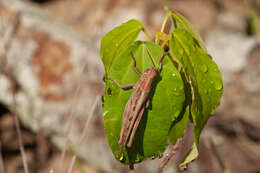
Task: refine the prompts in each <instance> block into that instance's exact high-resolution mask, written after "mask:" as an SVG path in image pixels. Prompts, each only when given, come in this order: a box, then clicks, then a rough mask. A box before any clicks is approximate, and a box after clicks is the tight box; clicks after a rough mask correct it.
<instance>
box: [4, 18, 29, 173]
mask: <svg viewBox="0 0 260 173" xmlns="http://www.w3.org/2000/svg"><path fill="white" fill-rule="evenodd" d="M19 26H20V13H18V14H17V15H16V16H15V18H14V24H13V28H12V32H11V34H10V37H9V39H8V40H7V42H6V44H5V45H4V51H5V54H4V55H3V56H1V57H0V58H1V59H0V60H1V61H0V66H2V67H3V69H5V70H4V71H3V73H4V74H5V75H6V76H7V77H8V78H9V79H10V80H11V81H12V84H13V91H12V98H13V115H14V116H13V117H14V122H15V128H16V133H17V136H18V143H19V149H20V152H21V155H22V161H23V167H24V172H25V173H29V169H28V164H27V159H26V154H25V151H24V146H23V140H22V132H21V128H20V123H19V119H18V116H17V111H16V106H17V102H16V97H15V93H16V92H17V90H18V82H17V81H16V79H15V77H14V74H13V71H12V68H11V67H10V69H7V68H4V67H5V65H6V64H7V61H8V57H7V53H8V52H9V51H10V48H11V45H12V42H13V39H14V37H15V36H16V33H17V31H18V29H19ZM3 33H4V31H3ZM13 70H14V69H13Z"/></svg>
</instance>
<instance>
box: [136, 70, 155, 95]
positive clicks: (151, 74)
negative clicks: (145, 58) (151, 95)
mask: <svg viewBox="0 0 260 173" xmlns="http://www.w3.org/2000/svg"><path fill="white" fill-rule="evenodd" d="M157 74H158V71H157V70H156V69H155V68H153V67H150V68H148V69H146V70H145V71H144V74H143V75H142V76H141V78H140V81H139V86H140V88H141V89H142V90H144V91H150V89H151V85H152V82H153V80H154V78H155V77H156V76H157Z"/></svg>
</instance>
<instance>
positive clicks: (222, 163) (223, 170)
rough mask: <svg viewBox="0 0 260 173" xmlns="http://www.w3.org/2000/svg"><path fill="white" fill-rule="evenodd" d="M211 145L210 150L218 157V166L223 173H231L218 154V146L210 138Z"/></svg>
mask: <svg viewBox="0 0 260 173" xmlns="http://www.w3.org/2000/svg"><path fill="white" fill-rule="evenodd" d="M209 143H210V148H211V150H212V152H213V155H214V156H215V157H216V159H217V162H218V164H219V166H220V168H221V172H223V173H229V171H228V169H227V168H226V166H225V164H224V162H223V160H222V158H221V156H220V154H219V152H218V149H217V147H216V145H215V144H214V142H213V140H212V139H211V138H209Z"/></svg>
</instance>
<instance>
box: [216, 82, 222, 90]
mask: <svg viewBox="0 0 260 173" xmlns="http://www.w3.org/2000/svg"><path fill="white" fill-rule="evenodd" d="M214 85H215V88H216V90H218V91H219V90H221V89H222V88H223V86H222V82H220V81H216V83H215V84H214Z"/></svg>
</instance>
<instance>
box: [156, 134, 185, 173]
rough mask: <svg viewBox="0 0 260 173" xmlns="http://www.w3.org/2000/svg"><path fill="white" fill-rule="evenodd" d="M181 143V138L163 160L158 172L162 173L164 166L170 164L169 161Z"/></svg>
mask: <svg viewBox="0 0 260 173" xmlns="http://www.w3.org/2000/svg"><path fill="white" fill-rule="evenodd" d="M180 143H181V140H180V139H179V140H178V141H177V143H176V144H175V145H174V146H173V147H172V150H171V151H170V152H169V153H168V154H167V155H166V157H165V158H164V159H163V161H162V162H161V164H160V166H159V168H158V170H157V173H162V171H163V169H164V167H165V166H166V165H167V164H168V162H169V161H170V160H171V158H172V157H173V156H174V155H175V154H176V151H177V150H178V149H179V145H180Z"/></svg>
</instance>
